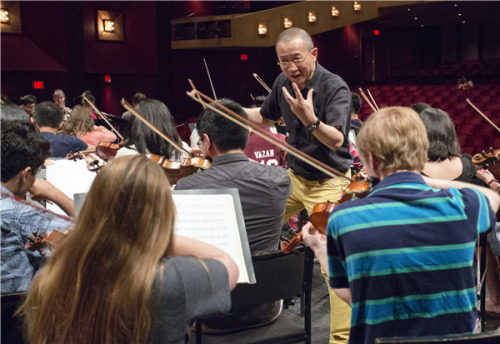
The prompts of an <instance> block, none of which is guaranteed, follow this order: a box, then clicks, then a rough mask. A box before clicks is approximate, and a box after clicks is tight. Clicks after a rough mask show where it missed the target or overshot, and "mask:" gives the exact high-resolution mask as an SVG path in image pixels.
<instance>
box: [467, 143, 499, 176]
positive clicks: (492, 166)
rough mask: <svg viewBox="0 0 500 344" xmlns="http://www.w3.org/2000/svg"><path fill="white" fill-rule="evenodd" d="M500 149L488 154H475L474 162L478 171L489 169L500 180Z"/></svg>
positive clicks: (491, 149)
mask: <svg viewBox="0 0 500 344" xmlns="http://www.w3.org/2000/svg"><path fill="white" fill-rule="evenodd" d="M499 160H500V149H493V148H491V147H490V151H489V152H488V153H486V152H485V151H484V150H483V151H482V152H481V153H477V154H474V156H473V157H472V162H473V163H474V165H476V168H478V169H488V170H489V171H490V172H491V173H492V174H493V176H494V177H495V178H496V179H500V163H498V164H497V161H499Z"/></svg>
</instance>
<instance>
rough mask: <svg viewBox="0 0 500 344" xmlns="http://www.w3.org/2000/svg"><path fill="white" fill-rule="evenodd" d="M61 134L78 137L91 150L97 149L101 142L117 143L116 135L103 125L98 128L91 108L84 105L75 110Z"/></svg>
mask: <svg viewBox="0 0 500 344" xmlns="http://www.w3.org/2000/svg"><path fill="white" fill-rule="evenodd" d="M61 132H62V133H63V134H67V135H73V136H76V137H78V138H79V139H80V140H82V141H83V142H85V143H86V144H88V145H89V149H92V148H95V147H96V146H97V145H98V144H99V142H101V141H108V142H114V141H116V134H115V133H113V132H112V131H111V130H108V129H107V128H105V127H104V126H102V125H98V126H96V125H95V124H94V120H93V119H92V114H91V112H90V108H89V107H87V106H83V105H77V106H75V107H74V108H73V111H72V112H71V114H70V116H69V118H68V119H67V120H66V122H64V124H63V127H62V129H61Z"/></svg>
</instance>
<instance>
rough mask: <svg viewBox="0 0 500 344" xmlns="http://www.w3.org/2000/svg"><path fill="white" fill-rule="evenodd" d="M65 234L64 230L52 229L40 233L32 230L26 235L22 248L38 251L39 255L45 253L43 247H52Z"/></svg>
mask: <svg viewBox="0 0 500 344" xmlns="http://www.w3.org/2000/svg"><path fill="white" fill-rule="evenodd" d="M65 235H66V232H61V231H59V230H57V229H54V230H53V231H52V232H47V233H45V234H43V235H41V234H40V233H39V232H38V231H34V232H33V235H30V236H29V237H28V241H27V242H26V245H24V248H25V249H27V250H30V251H33V252H35V251H39V252H40V254H41V255H45V251H44V250H43V249H44V248H50V249H52V248H54V247H55V245H56V243H57V242H58V241H59V240H61V239H62V238H63V237H64V236H65Z"/></svg>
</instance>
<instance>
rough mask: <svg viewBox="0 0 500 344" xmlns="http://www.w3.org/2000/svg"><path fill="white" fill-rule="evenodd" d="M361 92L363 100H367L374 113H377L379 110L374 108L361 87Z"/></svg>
mask: <svg viewBox="0 0 500 344" xmlns="http://www.w3.org/2000/svg"><path fill="white" fill-rule="evenodd" d="M359 92H360V94H361V95H362V96H363V98H365V100H366V102H367V103H368V105H370V107H371V108H372V110H373V112H377V109H376V108H375V106H373V104H372V103H371V102H370V99H368V97H367V96H366V94H365V92H363V89H362V88H361V87H360V88H359Z"/></svg>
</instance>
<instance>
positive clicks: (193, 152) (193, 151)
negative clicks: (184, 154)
mask: <svg viewBox="0 0 500 344" xmlns="http://www.w3.org/2000/svg"><path fill="white" fill-rule="evenodd" d="M189 155H191V156H192V157H195V158H196V157H205V155H204V154H203V153H202V151H201V148H199V147H194V148H191V150H190V151H189Z"/></svg>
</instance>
